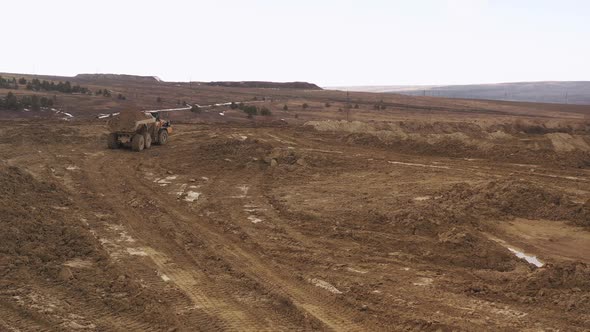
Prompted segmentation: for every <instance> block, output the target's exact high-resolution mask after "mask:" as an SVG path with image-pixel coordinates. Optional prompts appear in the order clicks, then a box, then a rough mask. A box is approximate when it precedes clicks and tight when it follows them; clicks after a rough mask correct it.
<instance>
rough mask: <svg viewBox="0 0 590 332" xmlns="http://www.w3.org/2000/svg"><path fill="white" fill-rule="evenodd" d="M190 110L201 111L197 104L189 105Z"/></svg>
mask: <svg viewBox="0 0 590 332" xmlns="http://www.w3.org/2000/svg"><path fill="white" fill-rule="evenodd" d="M191 112H193V113H201V108H200V107H199V106H197V105H193V106H192V107H191Z"/></svg>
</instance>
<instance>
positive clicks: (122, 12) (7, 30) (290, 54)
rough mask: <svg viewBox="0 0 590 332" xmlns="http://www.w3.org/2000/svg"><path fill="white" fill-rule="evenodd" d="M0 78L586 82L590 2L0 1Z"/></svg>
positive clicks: (589, 72)
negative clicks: (97, 74) (102, 75)
mask: <svg viewBox="0 0 590 332" xmlns="http://www.w3.org/2000/svg"><path fill="white" fill-rule="evenodd" d="M0 8H1V11H2V15H1V17H2V19H1V21H0V22H2V38H1V40H2V48H1V50H0V71H2V72H19V73H36V74H56V75H67V76H70V75H75V74H77V73H94V72H101V73H120V74H121V73H125V74H139V75H156V76H159V77H161V78H162V79H164V80H167V81H188V80H189V79H191V80H193V81H212V80H268V81H309V82H314V83H317V84H320V85H322V86H338V85H388V84H467V83H488V82H509V81H539V80H590V65H589V62H590V40H589V37H590V1H583V0H580V1H576V0H554V1H549V0H397V1H396V0H348V1H346V0H315V1H313V0H298V1H296V0H290V1H280V0H249V1H238V0H210V1H209V0H196V1H180V0H166V1H125V0H118V1H114V0H99V1H74V0H71V1H66V0H51V1H47V0H2V4H1V5H0Z"/></svg>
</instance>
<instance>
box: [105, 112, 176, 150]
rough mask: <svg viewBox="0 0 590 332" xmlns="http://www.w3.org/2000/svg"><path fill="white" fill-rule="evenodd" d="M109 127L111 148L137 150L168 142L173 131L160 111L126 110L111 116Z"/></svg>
mask: <svg viewBox="0 0 590 332" xmlns="http://www.w3.org/2000/svg"><path fill="white" fill-rule="evenodd" d="M108 127H109V131H110V133H109V137H108V147H109V149H118V148H121V147H130V148H131V149H132V150H133V151H137V152H139V151H142V150H143V149H149V148H150V147H151V146H152V144H158V145H164V144H166V143H167V142H168V136H169V135H170V134H171V133H172V126H171V125H170V121H167V120H162V119H161V118H160V113H159V112H137V111H124V112H121V113H120V114H119V115H116V116H114V117H113V118H111V119H110V120H109V122H108Z"/></svg>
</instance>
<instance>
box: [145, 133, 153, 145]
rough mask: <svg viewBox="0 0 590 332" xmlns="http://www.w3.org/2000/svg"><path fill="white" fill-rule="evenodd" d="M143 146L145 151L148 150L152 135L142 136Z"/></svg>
mask: <svg viewBox="0 0 590 332" xmlns="http://www.w3.org/2000/svg"><path fill="white" fill-rule="evenodd" d="M143 145H144V146H145V148H146V149H149V148H150V147H151V146H152V135H150V133H145V134H143Z"/></svg>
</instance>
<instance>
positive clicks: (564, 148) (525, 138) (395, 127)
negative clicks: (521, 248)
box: [305, 120, 590, 167]
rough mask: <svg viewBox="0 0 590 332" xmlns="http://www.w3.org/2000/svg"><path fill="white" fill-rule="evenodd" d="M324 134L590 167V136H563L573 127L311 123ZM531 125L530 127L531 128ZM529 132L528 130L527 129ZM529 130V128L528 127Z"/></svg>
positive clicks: (425, 150) (414, 149) (408, 148)
mask: <svg viewBox="0 0 590 332" xmlns="http://www.w3.org/2000/svg"><path fill="white" fill-rule="evenodd" d="M305 125H306V126H308V127H312V128H314V129H315V130H318V131H327V132H334V133H344V136H343V139H344V140H345V141H346V142H347V143H349V144H360V145H367V146H371V147H382V148H386V149H395V150H397V151H400V152H403V153H411V154H416V155H434V156H446V157H448V156H450V157H467V158H485V159H494V160H502V161H510V162H518V163H522V162H523V161H527V162H531V163H537V162H543V163H548V162H549V163H552V164H559V165H564V166H575V167H587V166H588V165H590V152H589V151H590V145H589V144H588V138H587V135H570V134H567V133H561V132H558V131H559V130H570V131H571V129H567V128H545V127H542V128H545V129H543V130H538V131H536V130H534V129H530V128H537V127H539V128H541V127H540V126H539V125H536V126H533V125H531V126H532V127H530V126H526V127H523V126H517V125H516V124H512V125H491V126H490V125H485V124H477V123H464V122H441V121H432V122H429V121H399V122H374V121H369V122H361V121H352V122H349V121H344V120H342V121H333V120H327V121H308V122H306V123H305ZM529 127H530V128H529ZM523 128H525V129H526V131H523V130H525V129H523ZM527 128H528V129H527Z"/></svg>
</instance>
